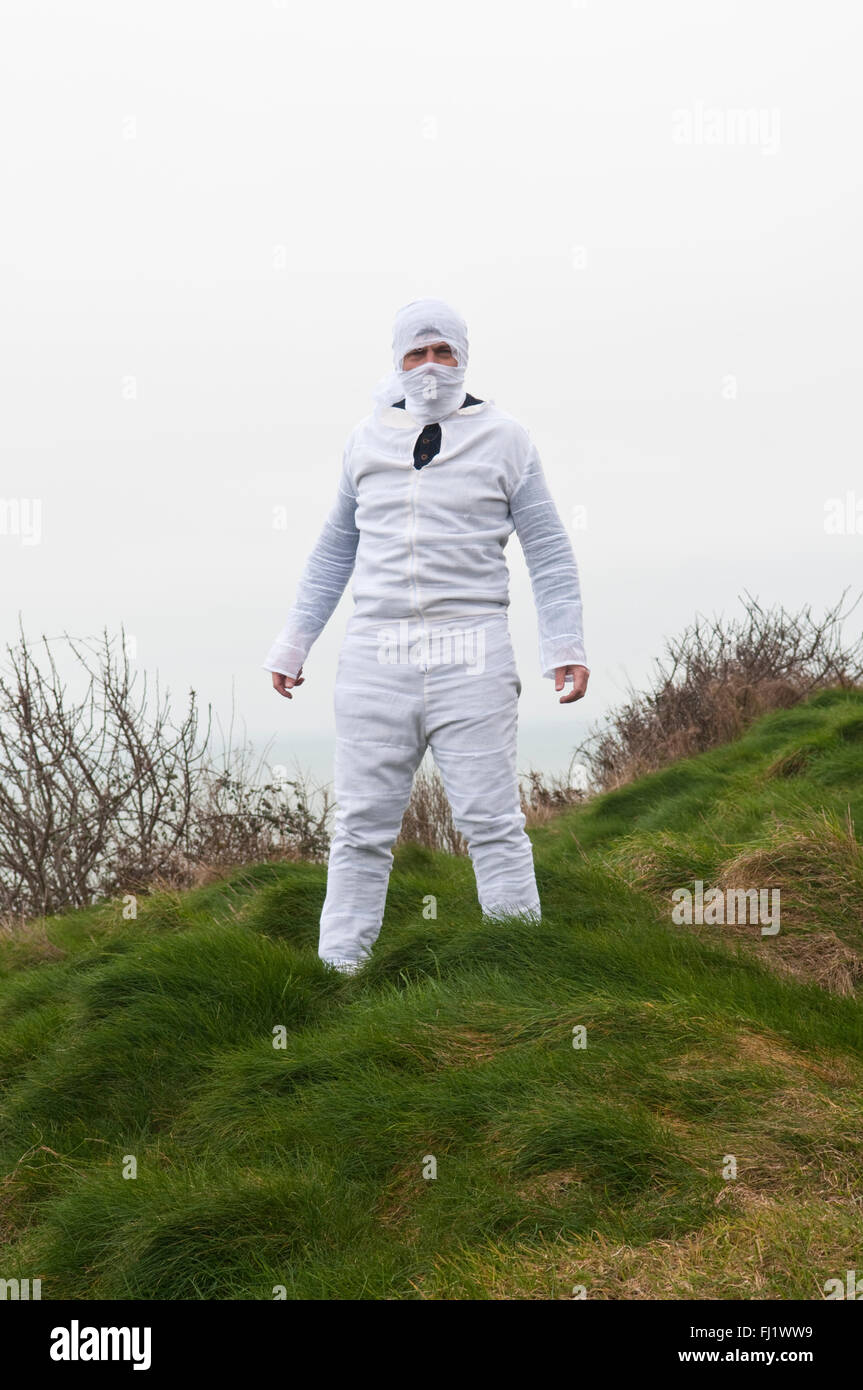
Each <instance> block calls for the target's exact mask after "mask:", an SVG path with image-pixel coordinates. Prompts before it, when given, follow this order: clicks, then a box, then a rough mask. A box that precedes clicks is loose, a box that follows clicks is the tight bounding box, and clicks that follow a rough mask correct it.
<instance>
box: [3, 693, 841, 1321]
mask: <svg viewBox="0 0 863 1390" xmlns="http://www.w3.org/2000/svg"><path fill="white" fill-rule="evenodd" d="M860 729H863V698H861V696H859V695H854V694H853V693H848V692H821V693H820V694H819V695H818V696H816V697H815V698H814V699H812V700H810V701H808V702H807V703H806V704H805V705H798V706H796V707H795V708H793V709H790V710H787V711H778V712H774V714H771V715H768V716H767V717H766V718H765V719H763V720H761V721H760V722H759V723H758V724H756V725H754V726H753V727H752V728H751V729H749V730H748V731H747V733H746V734H745V735H744V736H743V737H742V738H740V739H738V740H737V741H736V742H735V743H733V744H729V745H728V746H726V747H723V748H718V749H713V750H711V751H710V752H709V753H706V754H703V755H701V756H699V757H697V758H693V759H689V760H686V761H684V762H681V763H678V764H676V765H674V766H672V767H668V768H665V769H663V770H662V771H660V772H658V773H654V774H652V775H651V776H649V777H646V778H644V779H643V780H642V781H641V782H639V783H636V784H633V785H632V786H630V787H626V788H621V789H620V790H618V791H615V792H612V793H610V794H608V795H607V796H605V797H602V798H600V799H599V800H597V801H595V802H589V803H586V804H585V805H583V806H578V807H576V808H574V809H571V810H569V811H566V812H564V813H563V814H562V815H560V816H559V817H557V818H556V819H555V820H551V821H548V822H547V823H546V824H544V825H542V826H540V827H537V828H536V829H535V831H534V832H533V833H534V844H535V855H536V863H537V873H538V878H539V881H540V887H541V892H542V895H543V906H544V912H543V920H542V922H541V923H539V924H526V923H524V922H521V921H517V920H515V919H509V920H503V921H501V922H500V923H497V924H494V925H493V926H492V925H490V924H484V923H483V922H482V921H481V920H480V914H479V909H478V907H477V905H476V902H475V898H474V895H473V886H472V876H471V872H470V865H469V863H468V862H467V861H466V860H465V858H464V857H463V856H449V855H446V854H443V853H439V852H434V851H432V850H430V849H424V848H422V847H420V846H411V845H403V846H399V848H398V851H397V854H396V865H395V869H394V874H393V881H392V890H391V895H390V899H389V903H388V910H387V918H386V921H385V925H384V930H383V933H382V936H381V938H380V940H379V942H378V944H377V946H376V948H375V952H374V955H373V958H372V960H371V962H370V963H369V964H368V965H367V966H366V968H365V969H364V970H363V971H362V973H361V974H360V975H358V976H356V977H352V978H346V977H340V976H334V975H333V974H332V973H331V972H328V971H326V970H325V969H324V967H323V966H322V965H321V963H320V962H319V961H318V959H317V957H316V954H315V945H316V939H317V919H318V915H319V912H320V905H321V903H322V901H323V893H324V888H325V876H324V870H323V869H322V868H321V867H320V866H315V865H308V864H296V863H290V864H272V863H269V864H265V865H252V866H249V867H248V868H246V869H243V870H242V871H237V872H235V873H232V874H226V875H225V876H224V877H222V878H220V879H219V880H217V881H212V882H203V883H201V884H200V885H199V886H198V887H197V888H194V889H190V890H189V891H187V892H175V891H172V890H169V889H166V890H164V891H163V892H161V893H156V894H154V895H153V896H152V897H151V898H147V899H142V900H141V901H140V903H139V910H138V916H137V918H136V919H134V920H126V919H124V918H123V915H122V904H121V903H114V904H101V905H99V906H98V907H94V908H88V909H85V910H82V911H81V912H78V913H72V914H68V915H65V916H60V917H56V918H51V919H48V920H47V921H45V922H42V923H38V924H34V925H33V926H31V927H28V928H27V929H26V930H24V931H22V932H21V933H19V934H17V935H14V936H11V937H7V938H4V940H3V941H2V943H0V958H2V963H3V974H2V976H0V1171H2V1178H0V1237H1V1238H2V1239H3V1242H4V1252H3V1269H4V1275H5V1277H15V1276H16V1275H17V1276H18V1277H21V1278H24V1277H31V1278H35V1277H40V1278H42V1280H43V1297H45V1298H66V1297H85V1298H117V1299H127V1298H144V1299H166V1298H192V1299H197V1298H216V1299H233V1298H237V1299H269V1298H272V1297H273V1290H274V1289H275V1288H276V1287H278V1286H284V1288H285V1289H286V1291H287V1295H288V1297H289V1298H298V1299H299V1298H303V1299H340V1300H341V1299H353V1298H357V1299H359V1298H371V1299H393V1298H395V1299H402V1298H406V1299H439V1298H440V1299H453V1298H482V1299H491V1298H554V1299H557V1298H571V1297H572V1296H573V1288H574V1287H575V1286H576V1285H583V1286H584V1287H585V1289H586V1290H587V1296H588V1297H590V1298H602V1299H615V1298H634V1299H641V1298H683V1299H689V1298H700V1297H706V1298H717V1299H719V1298H756V1299H759V1298H765V1299H766V1298H819V1297H821V1296H823V1293H822V1290H823V1285H824V1283H825V1281H826V1280H827V1279H830V1278H834V1277H843V1275H844V1271H845V1270H846V1269H851V1268H859V1267H860V1260H861V1253H860V1231H861V1187H860V1178H859V1172H860V1149H859V1145H860V1134H861V1132H863V1114H861V1109H863V1104H861V1097H863V1007H861V1002H860V999H859V997H858V993H857V990H858V986H859V980H860V972H859V960H860V955H861V952H863V941H861V935H863V932H861V920H860V905H861V900H862V899H863V891H861V883H863V878H861V868H860V847H859V844H858V842H857V840H856V837H855V835H854V832H853V825H854V823H855V818H856V823H858V824H859V823H860V820H859V817H860V815H861V814H863V803H861V784H863V778H861V773H863V739H861V737H860V734H859V730H860ZM777 769H782V770H780V771H777ZM696 879H702V880H703V881H704V882H705V885H709V884H724V883H727V884H734V885H735V886H737V885H738V884H739V885H740V886H744V887H759V886H773V887H776V886H780V887H781V891H782V908H783V928H782V931H781V932H780V933H779V935H778V936H777V937H773V938H763V939H762V938H760V936H758V934H757V932H756V933H755V934H754V935H753V934H752V932H751V930H750V929H749V928H747V927H744V928H738V929H728V928H724V927H715V928H699V927H697V926H691V927H682V926H676V925H674V924H673V923H672V921H671V917H670V912H669V894H670V892H671V891H672V889H673V888H674V887H677V886H684V885H687V884H691V883H693V882H694V881H695V880H696ZM429 894H433V895H434V896H435V898H436V899H437V905H438V916H437V918H436V919H434V920H428V919H426V918H425V917H424V916H423V906H424V902H425V899H426V897H427V895H429ZM786 923H787V929H786ZM580 1027H583V1028H584V1029H585V1037H586V1044H587V1045H586V1046H585V1047H583V1048H576V1047H573V1039H574V1037H575V1038H576V1040H578V1038H577V1035H576V1034H574V1030H576V1029H578V1028H580ZM274 1040H275V1041H277V1042H283V1044H284V1045H283V1046H274V1045H273V1044H274ZM729 1156H733V1158H734V1160H735V1162H736V1164H737V1176H736V1177H734V1178H731V1177H728V1176H727V1175H725V1174H724V1168H725V1166H726V1165H727V1162H728V1159H729ZM131 1158H134V1160H135V1161H136V1163H137V1176H136V1177H124V1176H123V1173H124V1165H125V1166H126V1168H128V1165H129V1162H130V1159H131ZM432 1165H436V1173H437V1175H436V1176H435V1177H430V1176H424V1173H426V1174H427V1173H428V1171H429V1169H430V1166H432Z"/></svg>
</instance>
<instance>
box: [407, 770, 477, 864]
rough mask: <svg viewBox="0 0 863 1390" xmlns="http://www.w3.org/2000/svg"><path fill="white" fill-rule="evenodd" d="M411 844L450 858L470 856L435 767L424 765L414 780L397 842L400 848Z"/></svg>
mask: <svg viewBox="0 0 863 1390" xmlns="http://www.w3.org/2000/svg"><path fill="white" fill-rule="evenodd" d="M409 844H413V845H424V846H425V848H426V849H435V850H444V851H446V853H448V854H467V843H466V841H465V838H464V836H463V835H462V834H460V832H459V831H458V830H456V828H455V823H454V822H453V818H452V809H451V807H450V804H449V801H448V800H447V795H446V791H445V790H444V784H443V779H442V777H441V775H440V773H439V772H438V770H437V768H436V767H434V766H426V765H425V764H423V765H421V766H420V767H419V768H418V769H417V773H416V776H415V777H414V784H413V787H412V788H411V795H410V800H409V802H408V805H407V810H406V811H405V813H404V816H403V818H402V824H401V830H400V831H399V834H398V839H397V840H396V845H409Z"/></svg>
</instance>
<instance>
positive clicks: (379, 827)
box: [263, 299, 589, 973]
mask: <svg viewBox="0 0 863 1390" xmlns="http://www.w3.org/2000/svg"><path fill="white" fill-rule="evenodd" d="M393 360H394V365H395V371H394V372H393V374H392V375H391V376H390V377H388V378H387V379H386V380H385V381H384V382H383V383H382V384H380V386H379V388H378V390H377V391H376V392H375V397H376V402H377V403H376V406H375V409H374V410H373V412H372V413H371V414H370V415H368V416H366V418H365V419H363V420H361V421H360V423H359V424H358V425H357V426H356V428H355V429H354V430H353V431H352V432H351V434H350V436H349V437H348V440H347V444H346V446H345V450H344V455H343V459H342V474H341V481H340V484H339V489H338V494H337V497H336V501H335V503H334V505H333V507H332V510H331V511H330V514H329V516H328V518H327V521H326V523H325V525H324V528H323V530H322V532H321V534H320V536H319V538H318V540H317V543H316V545H315V546H314V548H313V550H312V552H311V554H310V556H309V558H308V561H307V563H306V566H305V569H304V571H303V574H302V577H301V580H300V584H299V589H298V591H297V595H296V599H295V602H294V606H293V607H292V608H291V610H290V612H289V614H288V618H287V622H286V623H285V626H284V628H283V629H282V631H281V633H280V634H279V636H278V637H277V638H276V640H275V642H274V643H273V646H272V647H271V649H270V652H269V654H268V656H267V659H266V661H265V662H264V663H263V665H264V667H265V669H266V670H268V671H271V672H272V673H273V677H272V680H273V687H274V689H275V690H276V691H278V693H279V694H280V695H283V696H285V697H287V699H289V700H290V699H292V698H293V696H292V693H291V692H292V691H293V690H294V689H296V688H297V687H298V686H300V685H302V684H303V682H304V680H305V677H304V676H303V674H302V670H303V662H304V661H305V659H306V657H307V655H308V652H309V650H310V648H311V646H312V643H313V642H314V641H315V639H316V638H317V637H318V636H319V634H320V633H321V631H322V630H323V628H324V625H325V624H326V622H327V620H328V619H329V618H330V616H331V614H332V613H333V611H334V609H335V607H336V605H337V604H338V601H339V599H340V597H341V595H342V593H343V592H344V589H345V586H346V584H347V582H348V580H349V579H350V577H351V575H352V574H353V576H354V579H353V584H352V593H353V597H354V603H355V607H354V612H353V614H352V616H351V618H350V619H349V622H348V625H347V630H346V634H345V639H344V643H343V645H342V648H341V653H340V657H339V665H338V674H337V678H336V689H335V717H336V756H335V799H336V806H337V810H336V820H335V829H334V835H333V840H332V845H331V848H330V856H329V867H328V874H327V894H326V900H325V902H324V907H323V911H322V913H321V922H320V942H319V946H318V953H319V955H320V957H321V959H322V960H324V961H326V962H327V963H329V964H330V965H333V966H335V968H336V969H338V970H342V971H344V972H346V973H353V972H355V971H356V970H357V969H358V968H359V966H360V965H361V964H362V963H363V961H364V960H365V959H367V958H368V955H369V953H370V951H371V948H372V946H373V944H374V942H375V941H376V940H377V937H378V934H379V932H380V928H381V922H382V920H383V914H384V906H385V903H386V895H387V886H388V882H389V875H390V869H391V867H392V862H393V856H392V846H393V844H394V842H395V840H396V838H397V836H398V832H399V829H400V826H401V822H402V816H403V814H404V811H405V808H406V806H407V803H408V800H409V797H410V792H411V787H412V784H413V777H414V773H415V771H416V769H417V767H418V765H419V763H420V761H421V759H422V757H423V754H424V752H425V750H426V748H427V747H431V750H432V755H433V757H434V760H435V763H436V764H437V767H438V769H439V771H440V774H441V777H442V779H443V783H444V787H445V789H446V793H447V797H448V799H449V802H450V805H451V807H452V813H453V821H454V823H455V825H456V827H457V828H458V829H459V830H460V831H461V833H462V834H463V835H464V836H465V839H466V841H467V844H468V851H469V854H470V857H471V860H472V862H473V866H474V871H475V874H476V883H477V893H478V897H479V902H480V907H481V909H482V913H483V917H484V919H485V920H487V921H489V922H492V921H493V920H494V919H495V918H498V917H500V916H501V915H523V916H525V917H528V918H530V919H532V920H539V918H540V903H539V895H538V893H537V888H536V878H535V875H534V865H533V849H532V846H531V843H530V840H529V838H528V836H527V834H526V833H525V829H524V826H525V818H524V815H523V813H522V811H521V805H520V797H519V788H518V777H517V770H516V726H517V705H518V698H519V696H520V694H521V681H520V679H519V675H518V672H517V670H516V665H515V657H514V653H513V648H512V643H511V641H510V636H509V627H508V623H507V607H508V604H509V573H508V569H507V564H506V559H505V557H504V547H505V546H506V543H507V540H508V538H509V536H510V535H511V533H512V531H513V530H515V531H516V532H517V534H518V537H519V540H520V541H521V545H522V548H523V550H524V554H525V559H526V561H527V566H528V571H529V574H530V580H531V586H532V589H533V594H534V600H535V603H536V608H537V614H538V620H539V650H540V670H541V672H542V675H543V676H544V677H547V678H549V679H553V680H554V688H555V690H556V691H561V690H563V688H564V685H565V684H566V683H567V682H571V689H570V691H569V692H568V693H567V694H565V695H563V696H561V699H560V703H561V704H569V703H571V702H572V701H575V700H579V699H581V697H582V696H583V695H584V693H585V691H586V689H587V681H588V675H589V672H588V668H587V666H586V664H585V655H584V645H583V641H582V623H581V595H580V588H579V578H578V570H577V567H576V562H575V557H574V555H573V552H572V546H571V544H570V541H569V538H568V536H567V534H566V530H565V529H564V526H563V523H562V522H561V520H560V517H559V515H558V513H557V509H556V507H555V505H554V502H553V501H552V499H551V496H550V495H549V492H548V488H547V486H546V483H545V478H544V476H543V470H542V465H541V463H540V459H539V455H538V453H537V450H536V448H535V446H534V444H533V442H532V440H531V438H530V436H529V434H528V432H527V430H525V429H524V428H523V426H522V425H520V424H519V423H518V422H517V421H516V420H514V419H513V418H512V416H510V415H507V414H506V413H505V412H504V411H502V410H498V408H497V407H496V406H495V405H493V404H492V403H491V402H488V401H482V400H478V399H477V398H476V397H474V396H472V395H470V394H469V393H467V392H466V391H465V387H464V378H465V371H466V368H467V363H468V338H467V327H466V325H465V323H464V320H463V319H462V318H461V316H460V315H459V314H457V313H456V311H455V310H454V309H452V308H451V307H450V306H449V305H448V304H446V303H444V302H443V301H442V300H437V299H420V300H414V301H412V302H411V303H410V304H407V305H405V306H404V308H402V309H400V310H399V312H398V314H397V315H396V319H395V326H394V331H393Z"/></svg>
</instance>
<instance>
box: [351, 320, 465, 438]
mask: <svg viewBox="0 0 863 1390" xmlns="http://www.w3.org/2000/svg"><path fill="white" fill-rule="evenodd" d="M440 342H444V343H448V344H449V346H450V348H451V349H452V352H453V355H454V357H455V359H456V364H457V365H456V366H447V365H445V364H444V363H443V362H423V363H421V365H420V366H419V367H414V368H413V369H412V370H409V371H405V370H404V368H403V366H402V363H403V362H404V359H405V355H406V354H407V353H408V352H410V351H411V350H412V349H413V348H418V347H427V346H428V344H429V343H440ZM467 359H468V343H467V324H466V323H465V321H464V319H463V318H462V316H461V314H459V313H457V312H456V310H455V309H453V308H452V306H451V305H449V304H446V303H445V302H444V300H442V299H414V300H412V301H411V303H410V304H405V305H404V306H403V307H402V308H401V309H399V311H398V313H397V314H396V317H395V322H394V324H393V365H394V367H395V370H394V371H393V372H392V373H391V374H390V375H389V376H387V377H385V378H384V379H383V380H382V381H381V382H379V383H378V386H377V388H376V389H375V392H374V396H375V400H377V401H379V402H380V403H381V405H392V404H393V402H394V401H397V400H400V399H401V397H402V396H404V398H405V408H406V409H407V410H408V411H409V412H410V413H411V415H413V416H414V417H415V419H417V420H418V421H419V422H420V423H421V424H423V425H425V424H429V423H430V422H431V421H434V420H443V419H445V418H446V416H447V415H451V414H452V412H453V411H454V410H458V408H459V406H460V405H461V403H462V401H463V400H464V398H465V388H464V374H465V371H466V369H467Z"/></svg>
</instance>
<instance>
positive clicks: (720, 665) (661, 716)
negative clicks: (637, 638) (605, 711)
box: [577, 590, 863, 791]
mask: <svg viewBox="0 0 863 1390" xmlns="http://www.w3.org/2000/svg"><path fill="white" fill-rule="evenodd" d="M846 593H847V590H846ZM741 601H742V603H743V609H744V612H743V616H742V617H741V618H728V619H726V618H721V617H720V618H711V619H707V618H703V617H700V616H699V617H697V618H696V620H695V622H694V623H693V624H692V625H691V626H690V627H688V628H686V630H685V631H684V632H683V634H682V635H681V636H680V637H678V638H675V639H674V640H670V641H668V642H666V648H665V655H664V657H663V658H660V659H659V660H657V662H656V674H655V677H654V680H653V685H652V687H651V688H650V689H648V690H646V691H643V692H638V691H635V690H631V691H630V696H629V699H628V700H627V702H626V703H625V704H624V705H622V706H621V708H620V709H618V710H616V711H615V712H614V713H613V714H612V715H611V716H610V718H609V719H608V721H607V722H606V723H605V724H604V725H603V726H601V727H600V728H599V729H597V730H594V731H593V732H592V733H591V734H590V735H589V737H588V738H587V740H586V741H585V742H584V743H583V744H582V745H581V747H580V748H579V749H578V750H577V752H578V754H579V755H580V756H581V757H582V758H583V760H584V762H585V765H586V767H587V770H588V773H589V776H590V781H591V784H592V787H593V789H594V790H596V791H610V790H611V789H612V788H614V787H618V786H621V785H622V784H623V783H625V782H630V781H632V780H633V779H634V778H636V777H639V776H641V775H642V774H644V773H646V772H652V771H654V770H655V769H657V768H660V767H664V766H666V765H667V764H668V763H670V762H674V761H675V760H676V759H677V758H682V757H689V756H691V755H692V754H694V753H701V752H704V751H706V750H707V749H709V748H715V747H717V746H718V745H719V744H721V743H727V742H729V741H730V740H731V739H734V738H736V737H738V736H739V735H740V734H741V733H742V732H743V730H744V729H745V728H747V727H748V725H749V724H751V723H752V722H753V721H754V720H755V719H757V718H758V717H759V715H761V714H764V713H766V712H767V711H768V710H774V709H787V708H790V707H791V706H792V705H795V704H797V703H798V702H799V701H800V700H803V699H805V698H806V697H807V696H808V695H811V694H813V693H814V692H815V691H816V690H823V689H827V688H831V687H836V686H839V687H843V688H848V689H851V688H859V687H860V686H861V685H863V635H861V636H859V637H857V638H856V640H854V641H852V642H851V643H850V644H846V642H845V641H844V639H843V633H842V624H843V622H844V621H845V619H846V618H847V617H848V616H849V614H850V613H851V612H852V611H853V608H854V607H856V603H855V604H854V605H852V607H851V608H850V609H848V610H847V612H843V611H842V609H843V605H844V602H845V593H843V595H842V597H841V598H840V600H839V602H838V603H837V604H836V605H835V606H834V607H833V608H831V609H828V611H827V612H826V613H825V614H824V616H823V617H822V618H820V619H817V618H814V617H813V616H812V610H811V607H809V606H807V607H805V608H803V609H801V610H800V612H799V613H788V612H787V611H786V610H785V609H784V608H782V607H781V606H780V607H778V608H772V609H769V610H765V609H763V608H762V607H761V606H760V604H759V603H758V602H757V600H756V599H754V598H752V596H751V595H749V594H745V595H744V597H743V599H742V600H741ZM858 601H859V600H858Z"/></svg>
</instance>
